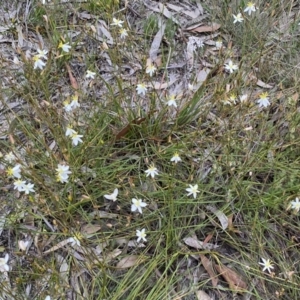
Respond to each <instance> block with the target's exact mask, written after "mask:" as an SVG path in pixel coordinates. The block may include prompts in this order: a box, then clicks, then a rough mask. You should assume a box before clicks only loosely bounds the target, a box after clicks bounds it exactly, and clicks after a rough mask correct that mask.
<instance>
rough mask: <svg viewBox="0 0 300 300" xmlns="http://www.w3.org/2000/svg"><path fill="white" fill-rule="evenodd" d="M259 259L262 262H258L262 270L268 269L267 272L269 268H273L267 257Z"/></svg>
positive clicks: (269, 270)
mask: <svg viewBox="0 0 300 300" xmlns="http://www.w3.org/2000/svg"><path fill="white" fill-rule="evenodd" d="M261 259H262V261H263V262H262V263H259V264H260V265H262V266H263V267H264V268H263V271H265V270H268V272H269V273H271V269H274V267H273V266H272V264H271V261H270V260H269V259H264V258H261Z"/></svg>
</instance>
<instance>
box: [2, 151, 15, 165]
mask: <svg viewBox="0 0 300 300" xmlns="http://www.w3.org/2000/svg"><path fill="white" fill-rule="evenodd" d="M4 159H5V160H6V161H8V162H9V163H12V162H13V161H14V160H16V156H15V155H14V154H13V153H12V152H11V151H10V152H9V153H7V154H6V155H5V156H4Z"/></svg>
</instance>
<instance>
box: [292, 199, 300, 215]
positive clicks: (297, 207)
mask: <svg viewBox="0 0 300 300" xmlns="http://www.w3.org/2000/svg"><path fill="white" fill-rule="evenodd" d="M291 208H292V209H294V210H295V211H296V212H298V211H299V210H300V201H299V198H298V197H297V198H296V199H295V200H294V201H291Z"/></svg>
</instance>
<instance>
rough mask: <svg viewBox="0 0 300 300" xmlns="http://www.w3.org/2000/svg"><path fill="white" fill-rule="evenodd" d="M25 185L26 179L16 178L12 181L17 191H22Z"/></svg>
mask: <svg viewBox="0 0 300 300" xmlns="http://www.w3.org/2000/svg"><path fill="white" fill-rule="evenodd" d="M25 185H26V181H23V180H21V179H17V180H16V181H15V182H14V186H15V187H14V189H17V190H18V191H19V192H23V191H24V186H25Z"/></svg>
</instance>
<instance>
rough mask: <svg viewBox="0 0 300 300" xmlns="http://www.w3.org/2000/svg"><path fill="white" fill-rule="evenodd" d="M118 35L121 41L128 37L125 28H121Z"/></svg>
mask: <svg viewBox="0 0 300 300" xmlns="http://www.w3.org/2000/svg"><path fill="white" fill-rule="evenodd" d="M119 33H120V38H121V39H125V38H126V37H127V36H128V33H127V30H126V29H125V28H121V29H120V31H119Z"/></svg>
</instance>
